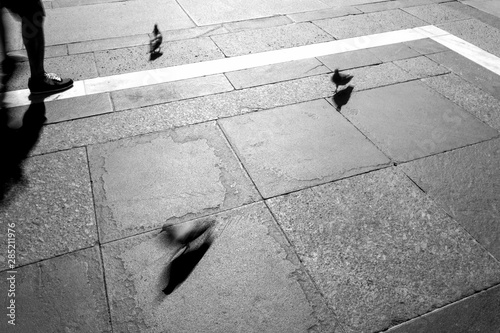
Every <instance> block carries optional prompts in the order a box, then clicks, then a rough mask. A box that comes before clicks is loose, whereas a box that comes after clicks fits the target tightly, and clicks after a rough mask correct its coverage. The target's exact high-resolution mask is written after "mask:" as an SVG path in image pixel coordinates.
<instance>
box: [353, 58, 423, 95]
mask: <svg viewBox="0 0 500 333" xmlns="http://www.w3.org/2000/svg"><path fill="white" fill-rule="evenodd" d="M349 74H351V75H353V76H354V78H353V79H352V81H351V82H350V84H351V85H354V86H355V87H356V90H357V91H361V90H367V89H372V88H377V87H382V86H387V85H392V84H396V83H400V82H406V81H410V80H415V79H417V77H416V76H415V75H413V74H410V73H408V72H406V71H404V70H402V69H401V68H400V67H398V66H396V65H394V64H393V63H383V64H380V65H376V66H369V67H361V68H355V69H351V70H349Z"/></svg>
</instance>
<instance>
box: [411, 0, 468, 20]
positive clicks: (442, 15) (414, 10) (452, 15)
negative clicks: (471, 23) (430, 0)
mask: <svg viewBox="0 0 500 333" xmlns="http://www.w3.org/2000/svg"><path fill="white" fill-rule="evenodd" d="M403 10H404V11H405V12H408V13H410V14H411V15H414V16H416V17H418V18H419V19H421V20H423V21H425V22H427V23H429V24H441V23H447V22H453V21H461V20H467V19H470V16H468V15H465V14H463V13H461V12H459V11H456V10H454V9H453V8H451V7H448V6H443V5H441V4H432V5H425V6H416V7H408V8H404V9H403Z"/></svg>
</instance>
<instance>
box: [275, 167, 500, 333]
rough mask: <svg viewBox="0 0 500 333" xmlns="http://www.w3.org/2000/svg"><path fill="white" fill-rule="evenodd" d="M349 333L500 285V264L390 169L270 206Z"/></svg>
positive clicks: (383, 325) (381, 325) (380, 326)
mask: <svg viewBox="0 0 500 333" xmlns="http://www.w3.org/2000/svg"><path fill="white" fill-rule="evenodd" d="M267 204H268V206H269V208H270V209H271V211H272V213H273V215H274V216H275V217H276V219H277V221H278V223H279V225H280V226H281V228H282V229H283V231H284V233H285V234H286V236H287V238H288V239H289V240H290V242H291V244H292V246H293V247H294V248H295V249H296V251H297V254H298V256H299V258H300V259H301V261H302V263H303V264H304V265H305V267H306V269H307V270H308V271H309V273H310V274H311V277H312V279H313V280H314V281H315V283H316V285H317V286H318V288H319V289H320V291H321V293H322V294H323V295H324V296H325V297H326V298H327V300H328V303H329V304H330V305H331V306H332V309H333V311H334V312H335V313H336V315H337V316H338V318H339V321H340V322H342V323H343V324H344V327H345V329H346V332H348V333H351V332H352V333H354V332H379V331H381V330H384V329H387V328H389V327H390V326H394V325H395V324H398V323H401V322H404V321H407V320H409V319H411V318H415V317H417V316H419V315H422V314H424V313H427V312H429V311H431V310H433V309H435V308H438V307H442V306H444V305H446V304H448V303H451V302H454V301H457V300H459V299H462V298H464V297H466V296H469V295H471V294H474V293H475V292H477V291H480V290H484V289H486V288H489V287H491V286H494V285H496V284H498V283H499V282H500V263H499V262H498V261H496V260H495V259H494V258H493V257H492V256H491V255H490V254H489V253H488V252H487V251H485V250H484V249H483V247H482V246H480V245H479V244H478V243H477V242H476V241H475V240H474V239H473V238H472V237H471V236H470V235H469V234H468V233H467V232H466V231H465V230H464V229H463V228H462V227H461V226H460V225H459V224H458V223H457V222H456V221H454V220H453V219H451V218H450V217H449V216H448V215H447V214H446V213H445V212H444V210H442V209H441V208H440V207H439V206H438V205H437V204H436V203H435V202H434V201H433V200H432V199H431V198H430V197H428V196H427V195H425V194H424V193H423V192H422V191H421V190H420V189H419V188H418V187H417V186H415V184H413V183H412V182H411V181H410V180H409V179H408V178H407V177H406V175H405V174H403V173H402V172H399V171H397V170H395V168H390V169H384V170H378V171H374V172H370V173H367V174H363V175H359V176H355V177H351V178H348V179H344V180H340V181H338V182H334V183H329V184H325V185H320V186H316V187H312V188H309V189H306V190H302V191H299V192H295V193H292V194H288V195H284V196H281V197H276V198H273V199H270V200H267Z"/></svg>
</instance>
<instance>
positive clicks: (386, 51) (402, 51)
mask: <svg viewBox="0 0 500 333" xmlns="http://www.w3.org/2000/svg"><path fill="white" fill-rule="evenodd" d="M368 51H370V52H371V53H373V54H374V55H375V57H377V58H378V59H380V60H382V62H390V61H394V60H401V59H406V58H412V57H417V56H419V55H420V53H418V52H417V51H415V50H413V49H412V48H410V47H409V46H407V45H405V44H404V43H398V44H391V45H384V46H378V47H371V48H369V49H368Z"/></svg>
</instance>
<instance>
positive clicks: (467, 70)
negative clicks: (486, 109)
mask: <svg viewBox="0 0 500 333" xmlns="http://www.w3.org/2000/svg"><path fill="white" fill-rule="evenodd" d="M428 57H429V58H430V59H432V60H434V61H435V62H437V63H439V64H441V65H443V66H445V67H447V68H449V69H450V70H451V71H452V72H454V73H456V74H458V75H460V76H461V77H463V78H464V79H465V80H467V81H468V82H470V83H472V84H474V85H476V86H478V87H480V88H481V89H482V90H484V91H485V92H488V93H489V94H491V95H492V96H493V97H495V98H496V99H498V100H500V76H498V75H497V74H495V73H493V72H492V71H490V70H488V69H486V68H484V67H482V66H481V65H478V64H476V63H475V62H473V61H471V60H469V59H467V58H465V57H463V56H461V55H460V54H458V53H456V52H453V51H449V52H441V53H436V54H431V55H428Z"/></svg>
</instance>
